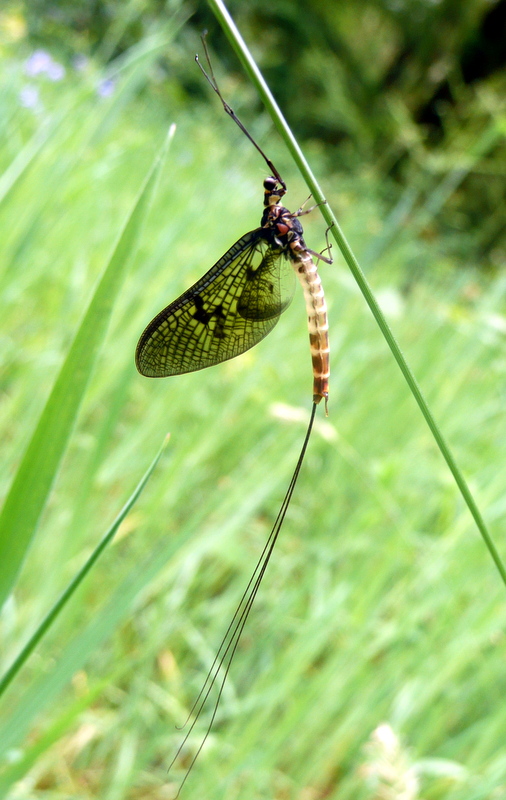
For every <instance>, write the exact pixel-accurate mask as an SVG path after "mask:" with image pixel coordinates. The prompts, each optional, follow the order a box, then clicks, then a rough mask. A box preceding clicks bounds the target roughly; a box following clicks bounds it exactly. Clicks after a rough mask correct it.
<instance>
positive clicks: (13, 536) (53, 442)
mask: <svg viewBox="0 0 506 800" xmlns="http://www.w3.org/2000/svg"><path fill="white" fill-rule="evenodd" d="M173 134H174V127H172V128H171V131H170V133H169V136H168V137H167V140H166V143H165V145H164V147H163V149H162V153H161V154H160V155H159V156H157V158H156V159H155V161H154V163H153V166H152V167H151V169H150V171H149V173H148V175H147V177H146V179H145V181H144V184H143V186H142V188H141V190H140V192H139V194H138V197H137V200H136V202H135V204H134V206H133V208H132V211H131V212H130V214H129V216H128V219H127V220H126V222H125V225H124V227H123V230H122V231H121V233H120V235H119V238H118V241H117V243H116V246H115V248H114V250H113V253H112V255H111V258H110V259H109V262H108V264H107V265H106V267H105V270H104V272H103V274H102V277H101V279H100V281H99V283H98V286H97V288H96V290H95V292H94V295H93V297H92V299H91V301H90V304H89V306H88V309H87V311H86V313H85V315H84V318H83V320H82V322H81V324H80V326H79V329H78V331H77V333H76V335H75V338H74V341H73V342H72V345H71V347H70V350H69V353H68V355H67V357H66V359H65V362H64V364H63V366H62V368H61V370H60V373H59V375H58V377H57V379H56V381H55V384H54V386H53V389H52V391H51V394H50V396H49V398H48V400H47V402H46V405H45V407H44V409H43V411H42V414H41V416H40V419H39V421H38V424H37V426H36V428H35V431H34V433H33V436H32V438H31V441H30V442H29V444H28V447H27V449H26V451H25V453H24V456H23V458H22V460H21V463H20V465H19V468H18V470H17V473H16V475H15V477H14V480H13V482H12V485H11V487H10V490H9V493H8V495H7V498H6V501H5V504H4V507H3V509H2V512H1V514H0V607H1V606H2V605H3V603H4V601H5V599H6V598H7V596H8V595H9V594H10V592H11V591H12V588H13V586H14V584H15V581H16V578H17V575H18V573H19V570H20V568H21V565H22V563H23V560H24V558H25V555H26V553H27V550H28V548H29V547H30V543H31V541H32V538H33V536H34V533H35V530H36V527H37V523H38V521H39V518H40V515H41V513H42V510H43V509H44V506H45V504H46V502H47V499H48V497H49V493H50V491H51V487H52V485H53V481H54V479H55V476H56V474H57V471H58V467H59V465H60V462H61V459H62V457H63V454H64V452H65V450H66V447H67V443H68V441H69V437H70V435H71V432H72V429H73V427H74V423H75V421H76V418H77V415H78V413H79V408H80V405H81V401H82V398H83V396H84V393H85V391H86V387H87V384H88V381H89V378H90V375H91V373H92V370H93V367H94V364H95V361H96V358H97V355H98V353H99V350H100V346H101V344H102V341H103V339H104V337H105V334H106V331H107V326H108V323H109V319H110V316H111V313H112V309H113V305H114V300H115V298H116V296H117V294H118V292H119V291H120V289H121V286H122V283H123V279H124V277H125V275H126V273H127V268H128V265H129V263H130V260H131V258H132V255H133V253H134V251H135V248H136V246H137V243H138V240H139V236H140V233H141V230H142V226H143V223H144V219H145V217H146V214H147V211H148V209H149V204H150V200H151V197H152V194H153V191H154V188H155V186H156V181H157V177H158V175H159V173H160V169H161V167H162V164H163V160H164V157H165V154H166V152H167V148H168V145H169V143H170V140H171V139H172V136H173Z"/></svg>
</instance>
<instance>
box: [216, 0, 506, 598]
mask: <svg viewBox="0 0 506 800" xmlns="http://www.w3.org/2000/svg"><path fill="white" fill-rule="evenodd" d="M209 5H210V6H211V8H212V10H213V12H214V14H215V16H216V18H217V19H218V21H219V23H220V25H221V26H222V28H223V30H224V31H225V33H226V35H227V37H228V39H229V40H230V42H231V44H232V46H233V48H234V50H235V52H236V54H237V56H238V58H239V60H240V61H241V63H242V65H243V67H244V69H245V70H246V72H247V74H248V76H249V77H250V79H251V81H252V82H253V84H254V85H255V87H256V89H257V91H258V93H259V95H260V97H261V98H262V101H263V102H264V104H265V106H266V108H267V110H268V112H269V114H270V116H271V117H272V120H273V122H274V124H275V126H276V128H277V129H278V131H279V133H280V135H281V137H282V138H283V140H284V142H285V143H286V146H287V148H288V149H289V151H290V153H291V155H292V156H293V159H294V161H295V163H296V165H297V167H298V169H299V170H300V173H301V175H302V177H303V178H304V180H305V182H306V184H307V186H308V187H309V190H310V191H311V194H312V196H313V197H314V199H315V201H316V202H317V203H323V204H324V205H321V206H320V211H321V213H322V215H323V217H324V219H325V221H326V222H327V224H328V225H332V230H331V233H332V235H333V237H334V239H335V241H336V243H337V245H338V247H339V249H340V251H341V253H342V255H343V257H344V259H345V261H346V263H347V265H348V267H349V269H350V271H351V273H352V274H353V277H354V278H355V280H356V282H357V284H358V286H359V288H360V291H361V292H362V294H363V296H364V298H365V300H366V303H367V305H368V306H369V308H370V310H371V312H372V314H373V316H374V318H375V320H376V322H377V323H378V326H379V328H380V330H381V332H382V334H383V336H384V338H385V339H386V342H387V344H388V346H389V348H390V350H391V352H392V354H393V356H394V358H395V360H396V361H397V364H398V366H399V368H400V370H401V372H402V374H403V376H404V379H405V381H406V383H407V384H408V386H409V389H410V391H411V393H412V395H413V397H414V398H415V400H416V402H417V404H418V407H419V409H420V411H421V412H422V414H423V416H424V418H425V421H426V423H427V425H428V426H429V428H430V431H431V433H432V435H433V437H434V439H435V440H436V443H437V446H438V447H439V450H440V451H441V454H442V455H443V458H444V459H445V461H446V463H447V465H448V467H449V469H450V471H451V473H452V475H453V477H454V479H455V482H456V484H457V486H458V488H459V490H460V493H461V495H462V497H463V498H464V501H465V503H466V505H467V507H468V509H469V511H470V512H471V515H472V517H473V519H474V521H475V523H476V525H477V527H478V530H479V531H480V533H481V535H482V537H483V540H484V542H485V545H486V546H487V548H488V550H489V552H490V555H491V556H492V558H493V560H494V563H495V565H496V567H497V570H498V572H499V574H500V576H501V578H502V581H503V583H504V584H505V585H506V568H505V567H504V565H503V563H502V561H501V558H500V556H499V553H498V551H497V549H496V547H495V545H494V542H493V540H492V538H491V536H490V533H489V531H488V528H487V526H486V523H485V520H484V519H483V516H482V514H481V512H480V510H479V508H478V505H477V503H476V501H475V499H474V497H473V495H472V493H471V490H470V489H469V486H468V484H467V481H466V480H465V478H464V476H463V474H462V472H461V470H460V469H459V467H458V465H457V462H456V461H455V458H454V457H453V454H452V452H451V450H450V448H449V446H448V444H447V442H446V440H445V439H444V437H443V434H442V433H441V431H440V429H439V426H438V424H437V422H436V420H435V419H434V417H433V415H432V412H431V411H430V409H429V407H428V405H427V401H426V400H425V398H424V396H423V394H422V391H421V389H420V386H419V385H418V382H417V380H416V378H415V376H414V374H413V372H412V370H411V368H410V367H409V365H408V363H407V361H406V359H405V357H404V355H403V353H402V351H401V349H400V347H399V345H398V343H397V341H396V339H395V336H394V334H393V332H392V330H391V329H390V327H389V325H388V323H387V321H386V319H385V317H384V315H383V312H382V311H381V308H380V307H379V305H378V302H377V301H376V298H375V297H374V294H373V292H372V289H371V287H370V286H369V283H368V281H367V279H366V277H365V275H364V273H363V272H362V270H361V268H360V265H359V263H358V261H357V259H356V257H355V255H354V253H353V251H352V249H351V247H350V245H349V243H348V242H347V240H346V237H345V235H344V233H343V232H342V230H341V228H340V226H339V223H338V221H337V219H336V217H335V215H334V213H333V211H332V209H331V208H330V207H329V205H328V203H327V202H326V200H325V197H324V194H323V192H322V190H321V189H320V187H319V185H318V183H317V181H316V178H315V177H314V175H313V173H312V171H311V169H310V167H309V164H308V163H307V161H306V159H305V158H304V155H303V153H302V151H301V149H300V147H299V145H298V143H297V141H296V139H295V137H294V135H293V133H292V131H291V130H290V128H289V127H288V124H287V122H286V120H285V119H284V117H283V115H282V113H281V111H280V109H279V107H278V105H277V103H276V101H275V100H274V97H273V96H272V94H271V92H270V90H269V88H268V86H267V84H266V83H265V81H264V79H263V76H262V74H261V73H260V70H259V69H258V67H257V65H256V63H255V61H254V60H253V57H252V55H251V53H250V52H249V50H248V48H247V46H246V43H245V42H244V40H243V38H242V36H241V34H240V33H239V31H238V29H237V28H236V26H235V23H234V21H233V20H232V18H231V16H230V14H229V12H228V10H227V8H226V6H225V5H224V3H223V2H222V0H209Z"/></svg>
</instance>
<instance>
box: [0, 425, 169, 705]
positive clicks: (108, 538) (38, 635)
mask: <svg viewBox="0 0 506 800" xmlns="http://www.w3.org/2000/svg"><path fill="white" fill-rule="evenodd" d="M167 441H168V438H166V439H165V441H164V443H163V445H162V447H161V448H160V450H159V451H158V453H157V454H156V456H155V458H154V459H153V461H152V462H151V464H150V466H149V467H148V469H147V470H146V472H145V473H144V475H143V477H142V478H141V480H140V481H139V483H138V485H137V487H136V488H135V490H134V491H133V493H132V494H131V496H130V497H129V499H128V500H127V502H126V503H125V505H124V506H123V508H122V509H121V511H120V512H119V514H118V515H117V517H116V519H115V520H114V522H113V523H112V525H111V526H110V527H109V528H108V530H107V531H106V532H105V533H104V535H103V537H102V539H101V540H100V542H99V543H98V544H97V546H96V547H95V549H94V550H93V552H92V553H91V555H90V557H89V558H88V559H87V560H86V562H85V564H83V566H82V567H81V569H80V570H79V571H78V572H77V574H76V575H75V576H74V578H73V579H72V580H71V582H70V583H69V585H68V586H67V588H66V589H65V590H64V591H63V592H62V594H61V595H60V597H59V598H58V600H57V601H56V603H55V604H54V606H53V607H52V608H51V609H50V611H49V612H48V613H47V614H46V616H45V617H44V619H43V620H42V622H41V623H40V625H39V626H38V628H37V630H36V631H35V633H34V634H33V635H32V636H31V637H30V640H29V641H28V642H27V643H26V645H25V646H24V647H23V649H22V651H21V652H20V653H19V655H18V656H17V658H16V659H15V660H14V661H13V663H12V664H11V666H10V667H9V669H8V670H7V672H6V673H5V674H4V676H3V677H2V678H1V679H0V697H1V696H2V694H3V693H4V691H5V690H6V688H7V687H8V686H9V684H10V683H11V682H12V681H13V679H14V678H15V676H16V675H17V673H18V672H19V670H20V669H21V667H22V666H23V664H24V663H25V662H26V660H27V659H28V657H29V656H30V654H31V653H32V652H33V651H34V649H35V647H36V646H37V644H38V643H39V642H40V640H41V639H42V637H43V636H44V634H45V633H46V631H48V630H49V628H50V627H51V625H52V624H53V622H54V621H55V619H56V618H57V617H58V615H59V613H60V611H62V610H63V608H64V607H65V605H66V604H67V603H68V601H69V600H70V598H71V597H72V595H73V594H74V592H75V591H76V589H77V588H78V587H79V586H80V585H81V583H82V582H83V580H84V579H85V577H86V575H87V574H88V573H89V571H90V570H91V568H92V567H93V565H94V564H95V562H96V561H97V560H98V559H99V557H100V556H101V555H102V553H103V551H104V550H105V548H106V547H107V545H108V544H110V543H111V542H112V540H113V538H114V536H115V534H116V531H117V530H118V528H119V526H120V525H121V523H122V522H123V520H124V519H125V517H126V515H127V514H128V512H129V511H130V510H131V508H132V507H133V506H134V504H135V503H136V502H137V500H138V498H139V496H140V495H141V493H142V491H143V489H144V487H145V486H146V484H147V482H148V480H149V479H150V477H151V475H152V473H153V470H154V469H155V467H156V465H157V464H158V462H159V460H160V457H161V455H162V453H163V451H164V448H165V444H166V443H167Z"/></svg>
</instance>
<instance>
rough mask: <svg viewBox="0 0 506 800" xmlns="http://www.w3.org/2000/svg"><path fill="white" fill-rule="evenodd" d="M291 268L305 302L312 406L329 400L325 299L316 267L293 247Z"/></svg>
mask: <svg viewBox="0 0 506 800" xmlns="http://www.w3.org/2000/svg"><path fill="white" fill-rule="evenodd" d="M291 257H292V264H293V268H294V270H295V272H296V273H297V276H298V278H299V280H300V282H301V285H302V289H303V291H304V298H305V301H306V311H307V321H308V328H309V343H310V347H311V359H312V362H313V402H315V403H319V402H320V400H321V399H322V398H323V399H324V400H325V410H326V409H327V399H328V396H329V375H330V358H329V352H330V348H329V323H328V318H327V305H326V303H325V295H324V294H323V287H322V284H321V280H320V276H319V275H318V270H317V268H316V264H315V263H314V261H313V259H312V258H311V256H310V254H309V253H308V252H307V250H304V249H303V248H302V247H301V248H300V249H299V248H298V247H296V246H293V245H292V252H291Z"/></svg>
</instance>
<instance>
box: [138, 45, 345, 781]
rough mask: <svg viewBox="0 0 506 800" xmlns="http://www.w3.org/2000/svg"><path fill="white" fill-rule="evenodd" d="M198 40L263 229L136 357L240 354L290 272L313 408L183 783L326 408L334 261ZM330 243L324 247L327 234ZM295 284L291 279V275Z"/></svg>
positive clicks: (147, 363) (270, 321) (267, 326)
mask: <svg viewBox="0 0 506 800" xmlns="http://www.w3.org/2000/svg"><path fill="white" fill-rule="evenodd" d="M202 41H203V45H204V51H205V55H206V60H207V65H208V69H209V73H208V72H207V71H206V70H205V69H204V67H203V66H202V64H201V63H200V61H199V58H198V55H197V56H196V57H195V60H196V62H197V64H198V66H199V67H200V69H201V70H202V72H203V74H204V76H205V78H206V79H207V81H208V82H209V84H210V85H211V87H212V88H213V89H214V91H215V92H216V94H217V95H218V97H219V99H220V100H221V103H222V105H223V108H224V110H225V111H226V113H227V114H228V115H229V116H230V117H231V118H232V119H233V120H234V122H235V123H236V124H237V125H238V126H239V128H240V129H241V130H242V131H243V133H244V134H245V135H246V136H247V137H248V139H249V140H250V141H251V142H252V144H253V145H254V146H255V147H256V149H257V150H258V152H259V153H260V155H261V156H262V157H263V159H264V161H265V162H266V164H267V166H268V168H269V170H270V172H271V175H270V176H269V177H268V178H266V179H265V180H264V184H263V188H264V212H263V215H262V219H261V222H260V227H258V228H255V229H254V230H253V231H250V232H249V233H246V234H244V236H242V237H241V238H240V239H239V240H238V241H237V242H236V243H235V244H233V245H232V247H231V248H230V249H229V250H228V251H227V252H226V253H225V255H223V256H222V257H221V258H220V259H219V261H217V262H216V264H215V265H214V266H213V267H211V269H210V270H209V272H207V273H206V274H205V275H204V276H203V277H202V278H201V279H200V280H199V281H197V283H195V284H194V285H193V286H192V287H191V288H190V289H188V290H187V291H186V292H184V293H183V294H182V295H181V297H179V298H178V299H177V300H174V302H173V303H171V304H170V305H168V306H167V307H166V308H164V309H163V310H162V311H160V313H159V314H157V316H156V317H155V318H154V319H153V320H152V321H151V322H150V323H149V325H148V326H147V328H146V330H145V331H144V333H143V334H142V336H141V338H140V339H139V343H138V345H137V350H136V354H135V363H136V366H137V369H138V370H139V372H140V373H141V374H142V375H145V376H146V377H149V378H162V377H166V376H169V375H181V374H183V373H186V372H195V371H196V370H200V369H204V368H206V367H210V366H212V365H214V364H219V363H221V362H222V361H227V360H228V359H230V358H235V356H238V355H240V354H241V353H244V352H245V351H246V350H249V349H250V348H251V347H253V346H254V345H256V344H258V342H260V341H261V339H263V338H264V336H266V335H267V334H268V333H269V332H270V331H271V330H272V329H273V328H274V326H275V325H276V323H277V321H278V319H279V317H280V315H281V314H282V313H283V311H284V310H285V309H286V308H287V307H288V305H289V303H290V301H291V298H292V293H293V292H292V291H291V289H290V288H289V281H288V278H290V277H291V278H293V272H295V274H296V275H297V277H298V278H299V280H300V282H301V284H302V288H303V291H304V297H305V302H306V310H307V317H308V327H309V340H310V348H311V358H312V363H313V406H312V411H311V416H310V419H309V424H308V429H307V431H306V435H305V437H304V442H303V446H302V449H301V453H300V455H299V459H298V461H297V465H296V467H295V471H294V473H293V476H292V479H291V481H290V485H289V487H288V491H287V493H286V495H285V497H284V499H283V503H282V505H281V508H280V511H279V513H278V516H277V518H276V521H275V522H274V526H273V528H272V531H271V533H270V535H269V538H268V541H267V543H266V545H265V547H264V550H263V551H262V554H261V556H260V558H259V560H258V563H257V566H256V568H255V571H254V573H253V575H252V576H251V579H250V581H249V583H248V586H247V587H246V590H245V592H244V594H243V596H242V598H241V601H240V603H239V606H238V608H237V610H236V612H235V614H234V617H233V619H232V621H231V623H230V625H229V627H228V629H227V632H226V634H225V636H224V638H223V640H222V643H221V645H220V648H219V650H218V652H217V654H216V657H215V660H214V662H213V664H212V666H211V669H210V670H209V673H208V675H207V678H206V680H205V683H204V685H203V687H202V689H201V691H200V694H199V696H198V697H197V699H196V701H195V703H194V705H193V707H192V708H191V710H190V714H189V716H188V720H187V722H186V723H185V726H186V724H187V723H188V721H189V719H190V717H191V716H193V721H192V723H191V726H190V727H189V730H188V732H187V734H186V736H185V739H184V740H183V743H182V744H181V746H180V748H179V750H178V751H177V753H176V756H175V757H174V759H173V761H172V763H171V765H170V766H172V764H173V763H174V762H175V760H176V759H177V757H178V756H179V754H180V753H181V751H182V749H183V747H184V745H185V743H186V742H187V740H188V738H189V736H190V734H191V733H192V731H193V728H194V726H195V724H196V722H197V720H198V718H199V717H200V715H201V713H202V711H203V709H204V706H205V704H206V701H207V699H208V697H209V694H210V692H211V689H212V687H213V686H214V684H215V682H216V681H217V680H218V676H219V675H220V676H221V677H220V681H219V685H218V697H217V700H216V701H215V703H214V707H213V710H212V712H211V718H210V722H209V724H208V726H207V730H206V732H205V734H204V736H203V739H202V741H201V744H200V746H199V747H198V749H197V752H196V753H195V755H194V756H193V758H192V760H191V762H190V766H189V768H188V769H187V772H186V775H185V777H184V779H183V782H182V784H181V786H180V789H179V791H180V790H181V788H182V785H183V784H184V782H185V781H186V778H187V777H188V774H189V772H190V770H191V768H192V767H193V764H194V763H195V760H196V759H197V757H198V755H199V753H200V751H201V749H202V747H203V746H204V743H205V741H206V739H207V736H208V735H209V733H210V730H211V728H212V725H213V722H214V719H215V717H216V713H217V710H218V705H219V702H220V699H221V694H222V692H223V687H224V684H225V681H226V679H227V675H228V671H229V669H230V665H231V662H232V659H233V657H234V654H235V651H236V648H237V645H238V643H239V639H240V637H241V634H242V631H243V628H244V625H245V623H246V620H247V618H248V616H249V612H250V610H251V607H252V605H253V602H254V600H255V597H256V594H257V592H258V589H259V586H260V583H261V581H262V578H263V576H264V573H265V570H266V568H267V565H268V563H269V560H270V557H271V554H272V551H273V549H274V545H275V543H276V540H277V538H278V535H279V532H280V530H281V526H282V524H283V520H284V518H285V515H286V511H287V509H288V506H289V504H290V500H291V498H292V494H293V491H294V488H295V484H296V482H297V478H298V475H299V472H300V468H301V466H302V462H303V460H304V455H305V452H306V448H307V444H308V441H309V438H310V435H311V430H312V427H313V421H314V417H315V412H316V407H317V405H318V403H320V401H321V400H324V402H325V410H327V400H328V386H329V340H328V321H327V308H326V305H325V297H324V294H323V289H322V285H321V281H320V278H319V275H318V271H317V268H316V264H315V261H314V259H315V258H316V259H320V260H322V261H324V262H325V263H327V264H331V263H332V260H331V259H330V258H329V257H326V256H324V255H322V254H321V253H315V252H314V251H312V250H310V249H309V248H308V247H307V246H306V243H305V242H304V238H303V230H302V225H301V224H300V221H299V217H301V216H302V215H304V214H308V213H309V212H310V211H311V210H312V209H308V210H307V211H304V210H303V209H302V208H299V210H298V211H296V212H295V213H292V212H290V211H288V209H287V208H285V207H284V206H283V205H282V204H281V200H282V198H283V196H284V195H285V193H286V184H285V182H284V180H283V179H282V178H281V175H280V174H279V172H278V171H277V169H276V168H275V166H274V164H273V163H272V161H271V160H270V159H269V158H267V156H266V155H265V153H264V152H263V150H262V149H261V148H260V147H259V145H258V144H257V142H255V140H254V139H253V137H252V136H251V135H250V134H249V132H248V131H247V130H246V128H245V127H244V125H243V124H242V122H241V121H240V120H239V119H238V117H237V116H236V114H235V113H234V111H233V110H232V109H231V108H230V106H229V105H228V104H227V103H226V102H225V100H224V98H223V97H222V95H221V92H220V90H219V88H218V84H217V82H216V78H215V76H214V73H213V68H212V65H211V62H210V58H209V53H208V50H207V45H206V41H205V35H204V36H203V37H202ZM327 250H330V246H329V245H328V242H327ZM291 283H292V284H293V280H292V282H291ZM185 726H184V727H185ZM178 793H179V792H178Z"/></svg>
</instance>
